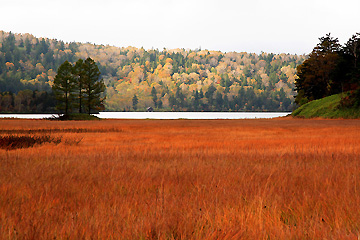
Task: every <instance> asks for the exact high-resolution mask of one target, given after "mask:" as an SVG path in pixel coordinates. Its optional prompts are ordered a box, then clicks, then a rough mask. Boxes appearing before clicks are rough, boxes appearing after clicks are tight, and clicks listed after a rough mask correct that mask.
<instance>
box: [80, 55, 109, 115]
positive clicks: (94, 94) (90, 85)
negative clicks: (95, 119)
mask: <svg viewBox="0 0 360 240" xmlns="http://www.w3.org/2000/svg"><path fill="white" fill-rule="evenodd" d="M82 76H83V80H84V82H83V84H84V105H85V106H86V110H87V112H88V114H90V113H91V112H92V110H99V109H100V108H101V106H102V104H103V102H104V100H105V98H102V96H101V95H102V93H103V92H104V91H105V84H104V81H103V80H102V79H100V71H99V68H98V66H97V65H96V63H95V61H94V60H93V59H91V58H90V57H89V58H87V59H86V60H85V61H84V63H83V72H82Z"/></svg>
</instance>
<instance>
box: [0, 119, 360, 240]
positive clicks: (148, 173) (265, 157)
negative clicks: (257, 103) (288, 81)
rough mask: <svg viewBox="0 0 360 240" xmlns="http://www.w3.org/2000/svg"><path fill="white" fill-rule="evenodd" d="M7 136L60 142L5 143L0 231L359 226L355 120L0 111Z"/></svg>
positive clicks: (305, 235)
mask: <svg viewBox="0 0 360 240" xmlns="http://www.w3.org/2000/svg"><path fill="white" fill-rule="evenodd" d="M9 133H10V134H16V133H19V134H29V133H31V134H32V135H37V134H38V135H41V134H44V133H46V134H50V135H51V136H53V137H61V138H62V139H63V141H62V142H61V143H60V144H58V145H56V144H52V143H48V144H43V145H38V146H35V147H32V148H23V149H16V150H11V151H7V150H2V149H0V239H357V238H358V236H359V233H360V211H359V206H360V186H359V181H358V180H359V179H360V162H359V161H360V121H359V120H302V119H292V118H280V119H272V120H103V121H96V122H91V121H76V122H73V121H71V122H56V121H46V120H0V134H1V135H4V134H9ZM76 139H81V141H80V142H79V143H78V144H66V140H68V143H71V142H72V141H75V142H76Z"/></svg>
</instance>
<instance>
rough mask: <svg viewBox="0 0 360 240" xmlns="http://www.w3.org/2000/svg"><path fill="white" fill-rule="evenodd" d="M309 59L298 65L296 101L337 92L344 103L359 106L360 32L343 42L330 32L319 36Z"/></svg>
mask: <svg viewBox="0 0 360 240" xmlns="http://www.w3.org/2000/svg"><path fill="white" fill-rule="evenodd" d="M319 40H320V42H319V43H318V44H317V45H316V46H315V47H314V49H313V51H312V52H311V53H310V55H309V57H308V59H306V60H305V61H304V62H303V63H302V64H301V65H299V66H298V67H297V75H298V78H297V80H296V83H295V89H296V91H297V93H298V94H297V96H296V98H295V102H296V103H297V104H298V105H303V104H305V103H307V102H309V101H312V100H315V99H320V98H323V97H326V96H329V95H333V94H337V93H346V94H344V96H343V100H342V104H343V105H344V106H354V105H355V106H360V33H356V34H354V35H353V36H352V37H351V38H350V39H349V40H348V41H347V42H346V43H345V44H344V45H341V44H340V43H339V40H338V38H334V37H332V36H331V34H330V33H329V34H327V35H326V36H324V37H321V38H319Z"/></svg>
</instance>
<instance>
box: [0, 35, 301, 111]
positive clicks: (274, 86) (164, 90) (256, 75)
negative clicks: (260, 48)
mask: <svg viewBox="0 0 360 240" xmlns="http://www.w3.org/2000/svg"><path fill="white" fill-rule="evenodd" d="M88 57H91V58H92V59H94V61H95V62H96V63H97V65H98V67H99V70H100V72H101V78H102V79H103V80H104V83H105V85H106V101H105V109H106V111H135V110H137V111H144V110H145V109H146V108H147V107H153V108H154V109H155V110H156V111H291V110H292V109H293V104H294V95H296V93H295V92H294V90H293V89H294V81H295V78H296V67H297V66H298V65H299V64H301V63H302V62H303V61H304V60H305V56H303V55H290V54H272V53H261V54H254V53H246V52H241V53H237V52H228V53H223V52H220V51H210V50H203V49H195V50H188V49H171V50H170V49H163V50H158V49H150V50H145V49H143V48H135V47H126V48H125V47H122V48H119V47H114V46H108V45H107V46H104V45H95V44H91V43H76V42H71V43H65V42H63V41H59V40H56V39H47V38H36V37H34V36H33V35H31V34H13V33H11V32H10V33H8V32H3V31H0V93H1V95H0V111H1V112H54V111H56V110H55V105H56V101H55V99H54V95H53V93H52V90H51V87H52V85H53V81H54V77H55V76H56V74H57V69H58V68H59V66H60V65H61V64H62V63H63V62H64V61H69V62H70V63H75V62H76V61H77V60H78V59H86V58H88Z"/></svg>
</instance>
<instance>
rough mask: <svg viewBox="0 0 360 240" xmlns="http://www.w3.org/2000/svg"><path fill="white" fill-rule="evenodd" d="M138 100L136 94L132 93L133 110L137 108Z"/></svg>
mask: <svg viewBox="0 0 360 240" xmlns="http://www.w3.org/2000/svg"><path fill="white" fill-rule="evenodd" d="M138 102H139V100H138V98H137V96H136V94H134V97H133V98H132V104H133V108H134V111H136V109H137V104H138Z"/></svg>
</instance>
